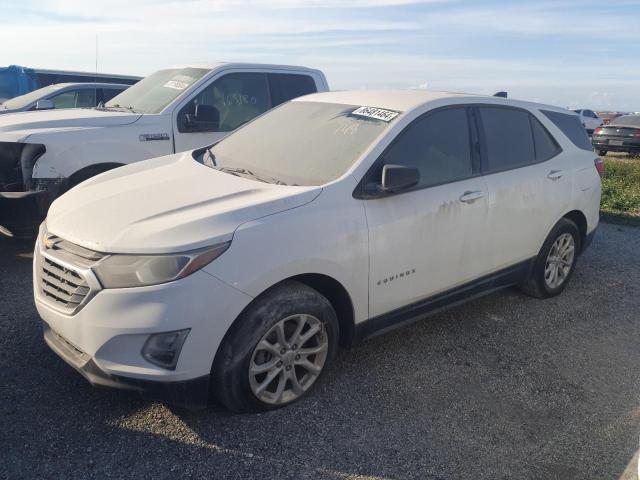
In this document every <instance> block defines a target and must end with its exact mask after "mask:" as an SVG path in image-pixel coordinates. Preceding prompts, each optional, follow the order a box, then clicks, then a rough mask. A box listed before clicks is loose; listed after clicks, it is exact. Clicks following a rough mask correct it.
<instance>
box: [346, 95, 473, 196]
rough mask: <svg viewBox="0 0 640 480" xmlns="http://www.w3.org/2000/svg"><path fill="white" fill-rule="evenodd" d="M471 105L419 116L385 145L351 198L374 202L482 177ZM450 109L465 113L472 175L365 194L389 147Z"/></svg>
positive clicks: (461, 104)
mask: <svg viewBox="0 0 640 480" xmlns="http://www.w3.org/2000/svg"><path fill="white" fill-rule="evenodd" d="M472 106H473V105H472V104H468V103H460V104H455V105H446V106H444V107H438V108H434V109H433V110H429V111H427V112H425V113H423V114H421V115H419V116H418V117H416V118H414V119H413V120H412V121H411V122H410V123H409V124H408V125H406V126H405V127H404V128H403V129H402V130H401V131H400V133H398V134H397V135H396V136H395V138H394V139H393V140H392V141H391V142H390V143H389V145H387V146H386V147H385V149H384V150H383V151H382V153H381V154H380V155H379V156H378V158H376V160H375V161H374V162H373V163H372V164H371V166H370V167H369V169H368V170H367V172H366V173H365V174H364V175H363V176H362V179H361V180H360V182H358V185H357V186H356V188H355V189H354V191H353V194H352V196H353V198H356V199H359V200H374V199H378V198H387V197H390V196H396V195H403V194H405V193H410V192H415V191H418V190H425V189H427V188H434V187H439V186H442V185H448V184H450V183H456V182H462V181H465V180H469V179H471V178H476V177H480V176H482V171H481V156H480V141H479V138H480V137H479V133H478V132H477V126H478V124H477V119H476V118H475V117H474V115H473V114H472ZM452 109H464V110H465V111H466V114H467V127H468V129H469V153H470V154H471V168H472V172H473V173H472V174H471V175H469V176H468V177H463V178H458V179H455V180H449V181H446V182H440V183H436V184H432V185H425V186H415V187H412V188H408V189H406V190H403V191H402V192H397V193H390V192H376V193H374V194H372V193H369V192H367V189H366V188H365V187H366V185H367V184H369V183H373V182H371V181H370V177H371V176H372V175H373V174H374V171H376V170H377V169H378V168H379V167H380V164H381V163H382V162H383V161H384V157H385V154H387V153H388V151H389V150H390V149H391V147H393V146H394V145H395V144H396V142H398V141H399V139H400V138H402V136H404V135H405V134H406V133H407V131H408V130H409V129H410V128H411V127H412V126H413V125H415V124H416V123H417V122H419V121H421V120H422V119H424V118H426V117H428V116H430V115H434V114H436V113H438V112H441V111H443V110H452Z"/></svg>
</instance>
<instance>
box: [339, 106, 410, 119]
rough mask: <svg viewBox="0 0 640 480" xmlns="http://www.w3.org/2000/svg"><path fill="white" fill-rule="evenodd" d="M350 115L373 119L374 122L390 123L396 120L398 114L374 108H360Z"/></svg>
mask: <svg viewBox="0 0 640 480" xmlns="http://www.w3.org/2000/svg"><path fill="white" fill-rule="evenodd" d="M351 114H352V115H358V116H360V117H369V118H375V119H376V120H382V121H383V122H390V121H391V120H393V119H394V118H396V117H397V116H398V115H399V114H400V112H394V111H393V110H385V109H383V108H376V107H360V108H357V109H356V110H354V111H353V112H351Z"/></svg>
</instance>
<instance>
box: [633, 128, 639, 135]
mask: <svg viewBox="0 0 640 480" xmlns="http://www.w3.org/2000/svg"><path fill="white" fill-rule="evenodd" d="M633 136H634V137H640V128H636V129H635V130H634V132H633Z"/></svg>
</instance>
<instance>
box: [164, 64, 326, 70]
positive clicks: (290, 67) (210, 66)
mask: <svg viewBox="0 0 640 480" xmlns="http://www.w3.org/2000/svg"><path fill="white" fill-rule="evenodd" d="M221 67H225V68H266V69H272V70H300V71H307V72H319V71H320V70H317V69H315V68H309V67H303V66H300V65H278V64H272V63H248V62H213V63H188V64H179V65H170V66H168V67H165V68H161V69H160V70H166V69H168V68H202V69H205V70H216V69H218V68H221Z"/></svg>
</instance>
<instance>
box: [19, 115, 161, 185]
mask: <svg viewBox="0 0 640 480" xmlns="http://www.w3.org/2000/svg"><path fill="white" fill-rule="evenodd" d="M140 135H142V132H141V130H140V129H139V128H131V126H129V127H128V128H127V127H126V126H125V127H110V128H108V129H107V128H89V129H81V130H74V131H67V132H58V133H57V134H56V135H43V136H42V137H43V138H41V139H39V138H38V137H39V136H38V135H33V136H32V137H30V139H29V141H30V142H32V141H33V142H34V143H42V144H44V145H45V147H46V153H45V154H44V155H42V156H41V157H40V158H39V159H38V161H37V162H36V164H35V166H34V168H33V174H32V175H33V178H34V179H53V178H69V177H70V176H71V175H73V174H74V173H76V172H77V171H79V170H81V169H83V168H85V167H88V166H91V165H97V164H103V163H117V164H129V163H133V162H138V161H141V160H147V159H149V158H153V157H159V156H162V155H168V154H170V153H173V142H172V141H171V140H170V139H169V140H161V141H152V142H151V141H141V140H140Z"/></svg>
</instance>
